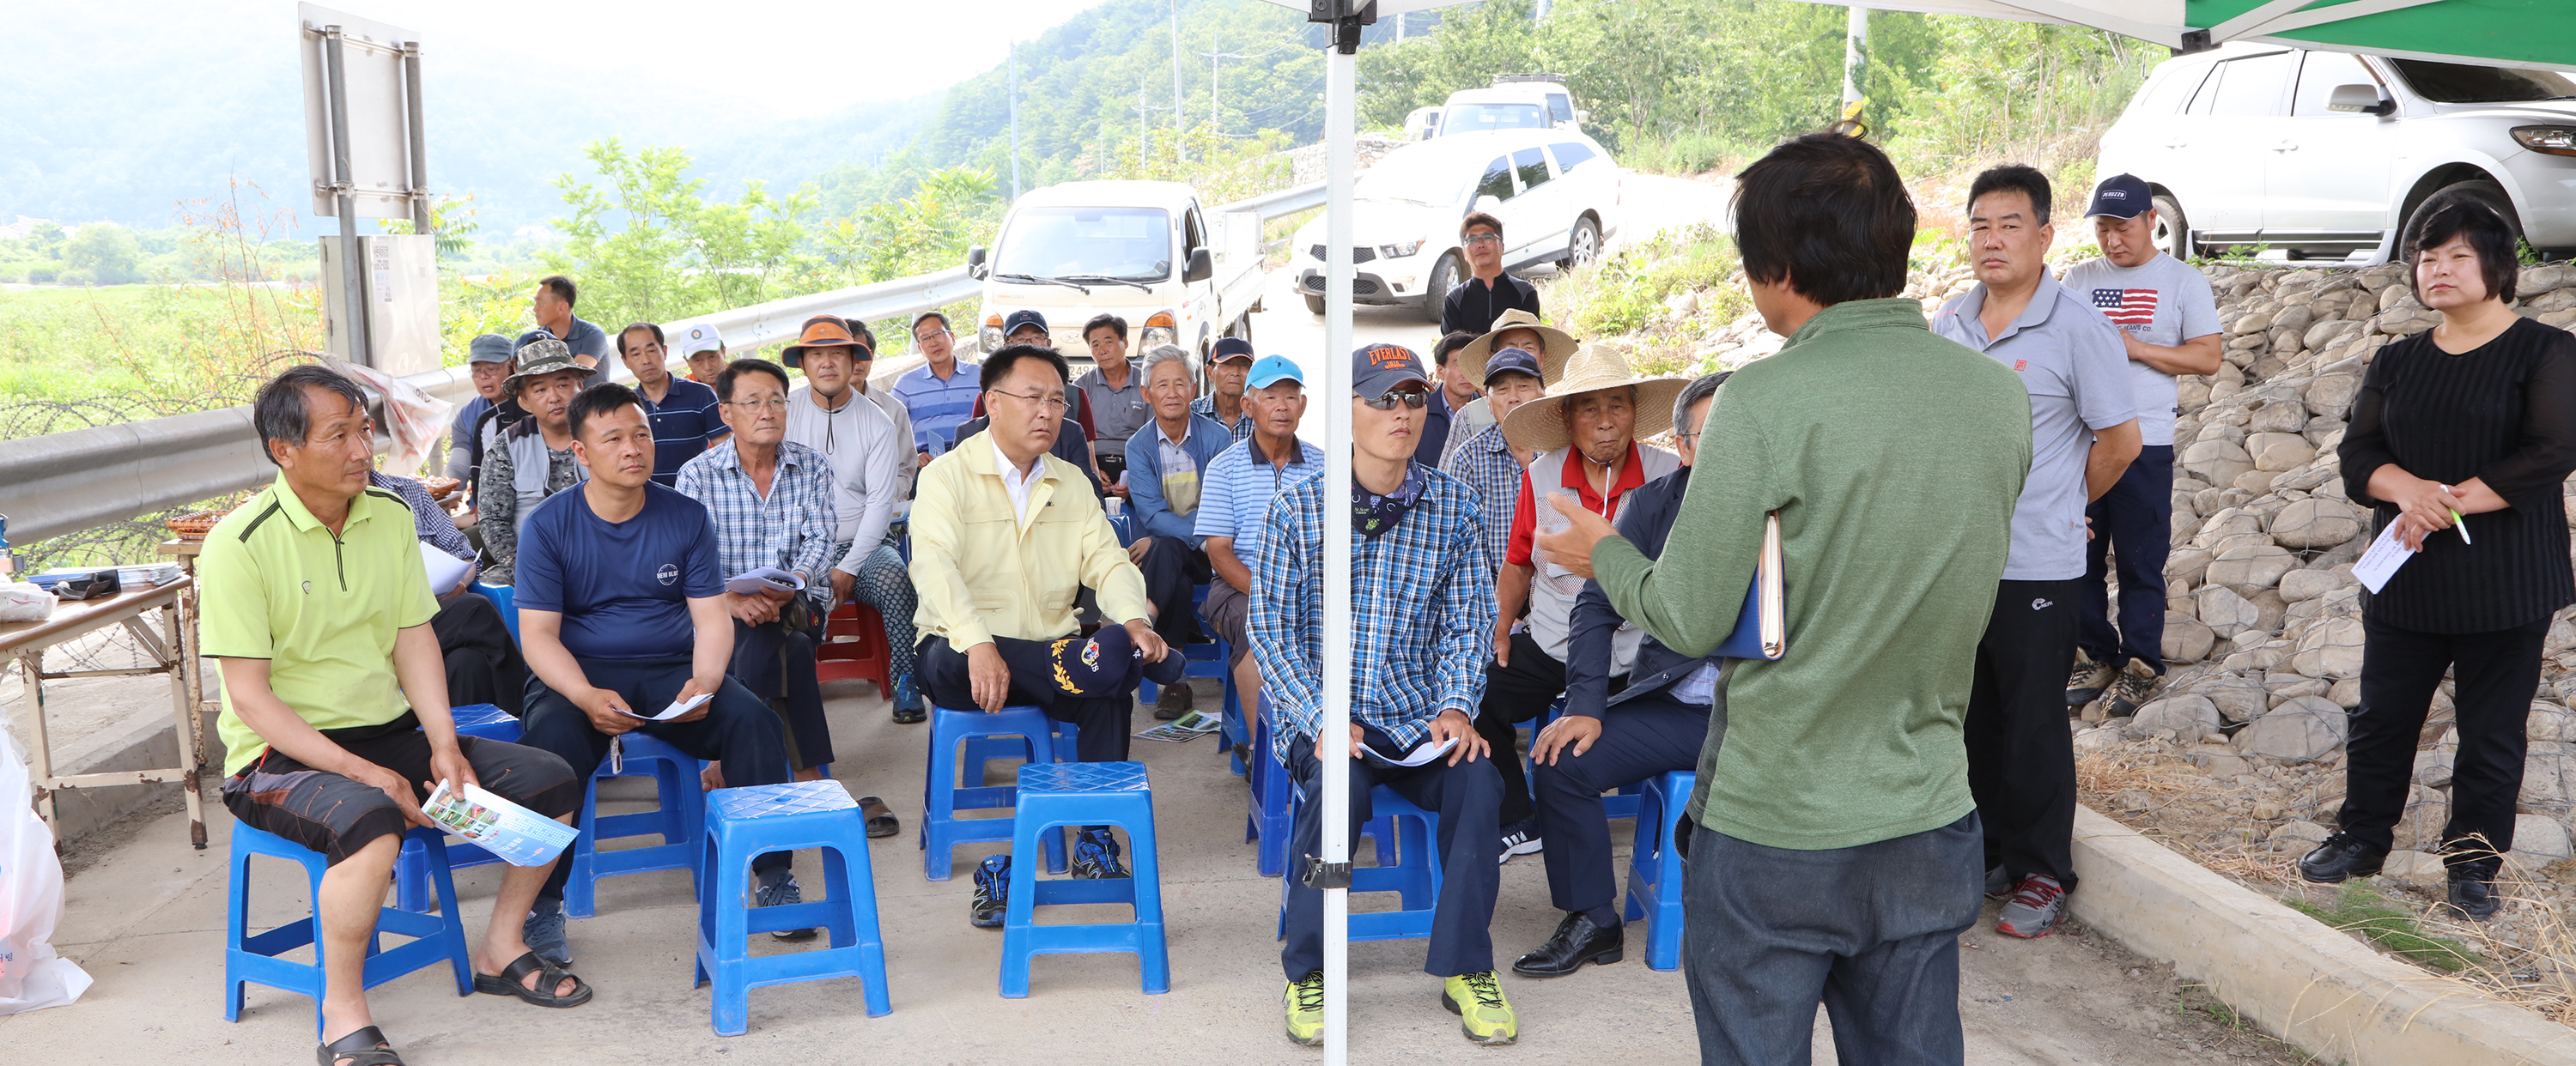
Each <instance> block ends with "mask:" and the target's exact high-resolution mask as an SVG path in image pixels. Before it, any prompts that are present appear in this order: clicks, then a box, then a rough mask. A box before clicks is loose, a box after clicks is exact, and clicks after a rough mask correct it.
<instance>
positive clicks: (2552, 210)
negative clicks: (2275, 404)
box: [2064, 42, 2576, 264]
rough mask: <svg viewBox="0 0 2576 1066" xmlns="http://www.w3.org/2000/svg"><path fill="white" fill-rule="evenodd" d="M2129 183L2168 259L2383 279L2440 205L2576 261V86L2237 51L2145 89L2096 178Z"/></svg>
mask: <svg viewBox="0 0 2576 1066" xmlns="http://www.w3.org/2000/svg"><path fill="white" fill-rule="evenodd" d="M2124 172H2125V173H2130V174H2135V175H2137V176H2138V177H2140V178H2143V179H2145V180H2146V182H2147V184H2148V186H2149V187H2150V188H2152V189H2154V190H2155V194H2156V209H2157V214H2158V216H2159V225H2158V232H2157V235H2156V239H2157V244H2158V245H2159V246H2160V247H2162V248H2163V249H2164V250H2165V251H2166V252H2168V253H2171V254H2173V255H2175V256H2177V257H2189V256H2192V255H2194V254H2199V253H2202V252H2203V251H2215V250H2218V249H2223V248H2228V247H2234V248H2238V249H2245V250H2251V249H2260V250H2263V251H2264V252H2265V253H2267V254H2268V255H2270V256H2272V257H2286V258H2292V259H2309V260H2318V259H2326V260H2338V261H2343V262H2350V263H2357V264H2371V263H2383V262H2387V261H2388V259H2389V257H2390V256H2392V255H2394V254H2395V253H2396V251H2397V241H2398V238H2399V234H2401V233H2403V232H2404V230H2405V228H2406V226H2407V223H2409V222H2410V221H2411V220H2412V219H2413V217H2414V215H2415V213H2416V211H2417V209H2418V208H2419V207H2421V206H2422V205H2423V203H2424V202H2425V201H2426V200H2427V199H2430V198H2431V197H2432V196H2433V195H2434V194H2436V193H2439V192H2444V191H2446V190H2457V191H2459V192H2462V193H2466V194H2468V195H2473V196H2476V197H2478V198H2480V199H2482V200H2485V201H2486V202H2487V203H2488V204H2490V205H2492V206H2493V207H2495V208H2496V210H2497V211H2499V212H2501V213H2502V214H2503V215H2504V216H2505V219H2506V221H2508V222H2510V223H2512V224H2513V225H2514V226H2515V227H2516V228H2517V229H2518V230H2519V231H2520V232H2521V233H2522V235H2523V237H2524V239H2525V240H2527V241H2528V242H2529V243H2530V244H2531V246H2532V247H2533V248H2535V249H2538V250H2540V251H2542V252H2543V253H2549V254H2552V255H2553V256H2556V255H2564V254H2566V253H2568V252H2570V251H2576V79H2571V78H2570V77H2569V76H2568V75H2565V74H2560V73H2557V72H2554V71H2545V70H2517V69H2507V68H2502V67H2485V66H2472V65H2466V64H2459V63H2437V62H2433V61H2430V60H2423V59H2398V58H2389V57H2383V56H2357V55H2349V54H2346V53H2342V52H2309V51H2302V50H2299V49H2294V48H2284V47H2281V46H2279V45H2266V44H2249V43H2244V42H2238V43H2232V44H2229V45H2227V46H2225V47H2223V48H2219V49H2215V50H2212V51H2208V52H2202V53H2198V54H2195V55H2186V56H2177V57H2175V58H2173V59H2169V60H2166V61H2164V62H2163V63H2161V64H2159V65H2158V66H2157V67H2156V69H2155V71H2154V73H2152V74H2150V75H2149V76H2148V78H2147V82H2146V84H2145V85H2144V86H2141V87H2140V88H2139V90H2138V94H2137V96H2136V97H2135V98H2133V99H2131V100H2130V101H2129V107H2128V110H2127V111H2126V112H2124V113H2123V114H2122V115H2121V116H2120V120H2119V121H2118V122H2116V123H2114V124H2113V125H2112V126H2111V128H2110V130H2109V131H2107V132H2105V133H2104V134H2103V135H2102V151H2101V158H2100V163H2099V173H2100V175H2102V176H2105V177H2107V176H2109V175H2112V174H2119V173H2124ZM2090 192H2091V190H2081V191H2078V190H2067V191H2066V193H2065V194H2064V197H2065V199H2067V200H2068V201H2071V202H2076V203H2081V202H2082V200H2083V197H2084V196H2087V195H2089V194H2090Z"/></svg>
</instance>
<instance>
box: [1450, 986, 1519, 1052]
mask: <svg viewBox="0 0 2576 1066" xmlns="http://www.w3.org/2000/svg"><path fill="white" fill-rule="evenodd" d="M1440 1005H1441V1006H1442V1007H1444V1008H1447V1009H1448V1011H1449V1013H1451V1014H1455V1015H1457V1016H1458V1029H1459V1031H1460V1032H1463V1033H1466V1034H1467V1039H1468V1040H1469V1041H1471V1042H1474V1043H1478V1044H1484V1045H1486V1046H1488V1047H1493V1046H1499V1045H1503V1044H1508V1043H1511V1042H1512V1041H1513V1040H1514V1039H1517V1038H1518V1037H1519V1036H1520V1035H1521V1023H1520V1019H1519V1018H1517V1017H1514V1016H1513V1015H1512V1005H1511V1003H1510V1001H1508V1000H1505V999H1504V998H1503V983H1502V980H1501V979H1500V978H1499V977H1497V976H1495V974H1494V971H1492V970H1487V971H1485V972H1483V973H1471V974H1461V975H1459V976H1456V977H1451V978H1447V979H1446V980H1445V981H1443V983H1442V984H1441V988H1440Z"/></svg>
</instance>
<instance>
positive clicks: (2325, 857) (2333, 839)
mask: <svg viewBox="0 0 2576 1066" xmlns="http://www.w3.org/2000/svg"><path fill="white" fill-rule="evenodd" d="M2386 861H2388V853H2387V852H2385V851H2377V850H2373V849H2372V848H2371V847H2370V845H2367V844H2364V843H2362V842H2361V841H2359V840H2356V839H2354V838H2353V835H2352V834H2350V833H2336V834H2335V835H2333V836H2330V837H2327V838H2326V842H2325V843H2323V844H2319V845H2317V846H2316V848H2315V849H2314V850H2312V851H2310V852H2308V853H2307V854H2306V855H2304V856H2301V857H2300V859H2299V876H2301V877H2304V878H2307V879H2308V880H2309V881H2310V882H2311V883H2314V884H2320V885H2339V884H2342V883H2343V881H2344V879H2345V878H2348V877H2373V876H2377V875H2378V873H2379V865H2380V864H2381V863H2383V862H2386Z"/></svg>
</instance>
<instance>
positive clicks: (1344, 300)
mask: <svg viewBox="0 0 2576 1066" xmlns="http://www.w3.org/2000/svg"><path fill="white" fill-rule="evenodd" d="M1334 35H1335V38H1336V40H1335V42H1334V45H1335V46H1334V47H1333V48H1331V49H1328V50H1327V51H1326V52H1325V53H1324V144H1325V148H1324V161H1325V163H1324V165H1325V182H1326V185H1325V196H1324V243H1325V253H1324V279H1325V280H1324V360H1323V362H1324V367H1323V370H1324V373H1323V379H1324V380H1323V383H1322V384H1323V388H1321V389H1318V390H1316V391H1318V392H1320V393H1322V394H1323V395H1322V396H1321V399H1322V400H1323V404H1324V481H1323V492H1324V550H1323V555H1322V558H1323V565H1324V574H1323V577H1324V626H1323V629H1324V632H1323V642H1322V643H1323V648H1322V651H1323V660H1324V661H1323V664H1322V665H1323V678H1324V686H1323V688H1324V693H1323V694H1324V707H1323V712H1324V713H1323V715H1322V721H1321V722H1320V723H1319V725H1318V726H1317V728H1316V732H1315V758H1316V759H1317V761H1319V762H1321V763H1323V769H1324V773H1323V780H1322V782H1321V783H1320V786H1321V789H1322V791H1323V795H1321V796H1315V797H1312V798H1313V799H1314V800H1316V801H1317V802H1318V803H1319V805H1320V807H1319V809H1320V812H1321V814H1322V816H1323V820H1324V824H1323V830H1324V833H1323V852H1324V853H1323V854H1322V855H1319V856H1316V858H1318V859H1320V860H1322V862H1323V863H1325V864H1326V865H1327V866H1328V867H1338V868H1340V869H1341V870H1344V871H1347V870H1348V869H1349V863H1350V861H1351V859H1350V856H1351V841H1350V807H1351V797H1350V784H1349V782H1350V775H1351V760H1350V749H1349V743H1348V738H1349V737H1350V733H1351V730H1350V722H1351V681H1352V678H1351V660H1352V655H1351V563H1350V560H1351V509H1350V507H1349V506H1348V505H1347V504H1346V503H1345V502H1344V501H1347V500H1349V499H1350V497H1351V488H1350V486H1351V401H1350V396H1351V357H1350V352H1351V173H1352V171H1353V169H1354V166H1353V163H1354V157H1355V155H1356V152H1355V151H1354V142H1355V141H1356V137H1355V135H1354V132H1353V130H1354V127H1355V126H1356V125H1357V122H1358V108H1357V102H1356V92H1355V89H1356V85H1357V67H1356V57H1355V56H1354V54H1353V53H1354V52H1356V51H1357V50H1358V46H1359V26H1358V24H1357V22H1356V20H1353V21H1351V22H1348V23H1345V24H1337V25H1335V26H1334ZM1349 885H1350V879H1349V876H1348V874H1347V873H1344V874H1343V875H1342V876H1341V878H1340V879H1339V880H1338V882H1336V883H1331V887H1327V888H1326V889H1325V890H1324V1063H1325V1066H1344V1064H1345V1063H1348V1062H1349V1061H1350V1026H1349V1021H1350V1001H1349V996H1350V922H1349V918H1350V889H1349Z"/></svg>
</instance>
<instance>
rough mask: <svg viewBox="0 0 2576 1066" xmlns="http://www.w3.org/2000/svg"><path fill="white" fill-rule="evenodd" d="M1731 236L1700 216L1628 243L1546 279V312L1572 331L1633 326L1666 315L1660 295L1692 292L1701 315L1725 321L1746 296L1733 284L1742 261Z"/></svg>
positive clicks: (1609, 331) (1593, 332)
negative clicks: (1690, 222)
mask: <svg viewBox="0 0 2576 1066" xmlns="http://www.w3.org/2000/svg"><path fill="white" fill-rule="evenodd" d="M1741 265H1742V264H1741V262H1740V261H1739V260H1738V259H1737V258H1736V255H1735V242H1734V241H1733V240H1732V239H1730V238H1728V237H1727V236H1726V235H1725V234H1723V233H1720V232H1718V229H1717V227H1716V226H1714V225H1711V224H1709V223H1705V222H1703V223H1699V224H1696V225H1692V226H1689V227H1685V228H1683V229H1678V230H1667V231H1665V232H1663V233H1659V234H1656V235H1655V236H1654V237H1653V238H1652V239H1649V240H1645V241H1641V242H1638V243H1636V244H1631V245H1628V246H1627V247H1624V248H1621V249H1620V250H1618V251H1616V252H1612V253H1610V254H1609V255H1607V256H1604V257H1602V258H1601V259H1599V260H1596V261H1594V262H1593V263H1592V264H1590V265H1588V266H1579V267H1576V268H1574V269H1572V270H1569V271H1566V272H1564V273H1563V274H1561V275H1559V276H1558V278H1557V279H1556V280H1555V281H1554V282H1552V283H1550V285H1549V287H1548V292H1547V305H1548V307H1549V309H1550V311H1551V317H1553V318H1555V319H1556V321H1557V322H1559V323H1560V324H1563V325H1564V326H1565V328H1567V329H1568V330H1570V331H1572V332H1573V333H1574V334H1575V335H1576V336H1578V337H1609V336H1616V335H1619V334H1623V333H1633V332H1636V331H1637V330H1639V329H1641V328H1643V327H1644V326H1645V325H1646V324H1647V323H1649V322H1651V321H1653V320H1654V319H1655V318H1656V317H1657V316H1659V315H1663V314H1666V313H1667V312H1666V311H1665V309H1664V301H1665V300H1667V299H1670V298H1671V297H1672V296H1674V295H1675V294H1677V293H1685V292H1698V293H1699V294H1700V297H1699V298H1700V300H1701V304H1700V308H1699V310H1698V311H1697V312H1695V313H1694V314H1693V315H1692V316H1691V317H1692V318H1693V319H1695V320H1697V321H1700V322H1719V323H1723V322H1732V321H1734V320H1735V319H1736V317H1737V316H1740V315H1742V314H1743V313H1744V312H1745V311H1746V310H1748V309H1749V304H1750V302H1751V301H1750V298H1749V297H1747V296H1745V295H1744V293H1743V292H1742V291H1741V290H1740V289H1738V288H1737V287H1736V285H1735V284H1734V277H1735V273H1736V271H1737V270H1738V269H1740V267H1741Z"/></svg>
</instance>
